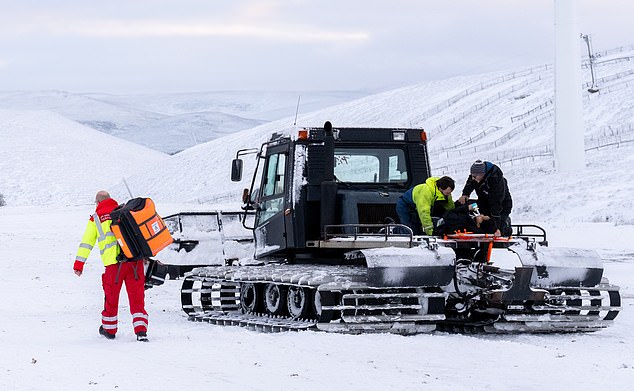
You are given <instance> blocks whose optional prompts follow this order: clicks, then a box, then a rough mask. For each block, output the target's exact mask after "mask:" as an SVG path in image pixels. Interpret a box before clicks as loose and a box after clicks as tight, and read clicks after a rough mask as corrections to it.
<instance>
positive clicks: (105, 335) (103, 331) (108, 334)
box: [99, 326, 114, 339]
mask: <svg viewBox="0 0 634 391" xmlns="http://www.w3.org/2000/svg"><path fill="white" fill-rule="evenodd" d="M99 334H101V335H103V336H104V337H106V339H114V334H110V333H109V332H107V331H106V330H104V328H103V326H99Z"/></svg>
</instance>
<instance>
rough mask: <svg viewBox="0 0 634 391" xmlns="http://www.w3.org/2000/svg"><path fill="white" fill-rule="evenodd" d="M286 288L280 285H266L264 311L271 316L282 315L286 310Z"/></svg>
mask: <svg viewBox="0 0 634 391" xmlns="http://www.w3.org/2000/svg"><path fill="white" fill-rule="evenodd" d="M285 303H286V287H284V286H282V285H278V284H273V283H271V284H266V286H265V288H264V309H265V310H266V313H268V314H271V315H282V314H283V313H284V312H285V311H286V308H285V306H284V304H285Z"/></svg>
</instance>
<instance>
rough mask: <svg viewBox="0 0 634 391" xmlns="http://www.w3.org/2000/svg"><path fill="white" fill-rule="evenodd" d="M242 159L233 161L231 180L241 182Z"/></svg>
mask: <svg viewBox="0 0 634 391" xmlns="http://www.w3.org/2000/svg"><path fill="white" fill-rule="evenodd" d="M242 164H243V162H242V159H233V160H232V161H231V181H232V182H240V181H241V180H242Z"/></svg>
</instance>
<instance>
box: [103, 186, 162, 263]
mask: <svg viewBox="0 0 634 391" xmlns="http://www.w3.org/2000/svg"><path fill="white" fill-rule="evenodd" d="M110 218H111V219H112V225H111V226H110V229H111V230H112V232H113V233H114V236H115V237H116V238H117V241H118V242H119V246H120V247H121V251H122V254H123V256H124V257H125V258H126V259H124V260H133V259H134V260H136V259H139V258H149V257H153V256H155V255H156V254H157V253H158V252H159V251H161V250H162V249H164V248H165V247H167V246H169V245H170V244H171V243H172V242H173V241H174V239H173V238H172V235H170V232H169V230H168V229H167V227H166V226H165V223H164V222H163V219H161V216H159V215H158V214H157V213H156V209H155V207H154V201H152V200H151V199H150V198H133V199H131V200H130V201H128V202H126V203H125V204H123V205H119V206H118V207H117V208H115V209H114V210H113V211H112V212H110Z"/></svg>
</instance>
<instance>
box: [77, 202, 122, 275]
mask: <svg viewBox="0 0 634 391" xmlns="http://www.w3.org/2000/svg"><path fill="white" fill-rule="evenodd" d="M117 205H118V204H117V202H116V201H115V200H113V199H112V198H108V199H107V200H103V201H101V202H100V203H99V205H97V208H96V210H95V213H94V214H93V215H92V216H90V220H89V221H88V225H87V226H86V230H85V231H84V236H83V237H82V238H81V243H80V244H79V249H78V250H77V256H76V257H75V261H76V262H81V263H84V262H86V259H88V256H89V255H90V251H91V250H92V249H93V247H94V246H95V242H97V245H98V247H99V254H100V255H101V261H102V262H103V265H104V266H108V265H114V264H115V263H117V255H119V252H120V251H121V250H120V249H119V243H118V242H117V238H115V236H114V234H113V233H112V231H111V230H110V224H112V220H111V219H110V212H112V210H113V209H114V208H116V207H117Z"/></svg>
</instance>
